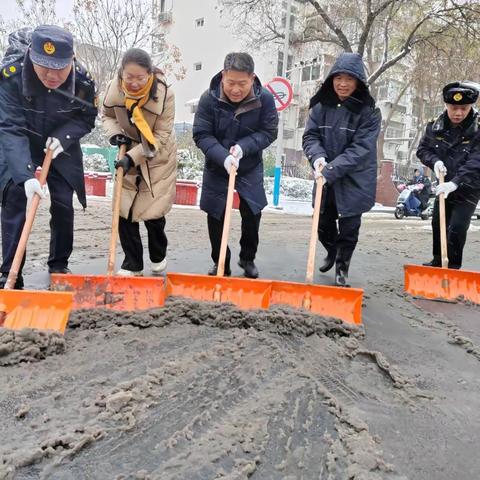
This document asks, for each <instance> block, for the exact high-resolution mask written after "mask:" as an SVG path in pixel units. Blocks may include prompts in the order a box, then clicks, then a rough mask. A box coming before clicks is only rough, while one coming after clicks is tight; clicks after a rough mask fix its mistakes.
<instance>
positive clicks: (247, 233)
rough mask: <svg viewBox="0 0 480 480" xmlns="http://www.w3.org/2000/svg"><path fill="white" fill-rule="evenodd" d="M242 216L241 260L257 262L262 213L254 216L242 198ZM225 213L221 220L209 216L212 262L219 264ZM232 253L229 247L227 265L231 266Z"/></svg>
mask: <svg viewBox="0 0 480 480" xmlns="http://www.w3.org/2000/svg"><path fill="white" fill-rule="evenodd" d="M240 215H241V217H242V235H241V237H240V258H241V259H242V260H246V261H248V260H251V261H253V260H255V256H256V254H257V249H258V242H259V239H258V231H259V229H260V219H261V218H262V214H261V213H257V214H256V215H254V214H253V212H252V210H251V209H250V207H249V206H248V203H247V202H246V201H245V200H244V199H243V198H242V197H240ZM224 219H225V212H224V213H223V215H222V219H221V220H217V219H216V218H214V217H212V216H211V215H208V216H207V223H208V235H209V237H210V245H211V247H212V260H213V261H214V262H215V263H218V257H219V256H220V244H221V242H222V232H223V222H224ZM230 257H231V252H230V248H229V247H228V246H227V255H226V258H225V265H226V266H230Z"/></svg>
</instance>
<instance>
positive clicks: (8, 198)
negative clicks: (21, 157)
mask: <svg viewBox="0 0 480 480" xmlns="http://www.w3.org/2000/svg"><path fill="white" fill-rule="evenodd" d="M47 184H48V189H49V191H50V202H51V203H50V251H49V257H48V262H47V263H48V266H49V267H50V268H55V269H56V268H59V269H61V268H64V267H67V266H68V259H69V258H70V255H71V253H72V249H73V188H72V187H71V186H70V184H69V183H68V182H67V181H66V180H65V179H64V178H63V177H62V176H61V175H60V174H59V173H58V172H56V171H55V170H53V169H52V170H50V172H49V174H48V178H47ZM26 206H27V197H26V196H25V189H24V187H23V185H15V184H14V183H13V182H12V181H10V182H9V183H8V184H7V185H6V187H5V189H4V191H3V198H2V213H1V223H2V257H3V262H2V266H1V267H0V270H1V272H2V273H8V272H9V271H10V267H11V266H12V261H13V257H14V256H15V251H16V249H17V246H18V241H19V240H20V235H21V233H22V229H23V225H24V223H25V210H26ZM24 264H25V257H24V258H23V262H22V268H23V265H24Z"/></svg>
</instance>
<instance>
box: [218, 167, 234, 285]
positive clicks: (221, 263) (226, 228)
mask: <svg viewBox="0 0 480 480" xmlns="http://www.w3.org/2000/svg"><path fill="white" fill-rule="evenodd" d="M236 176H237V168H236V167H235V166H233V165H232V166H231V168H230V176H229V178H228V191H227V202H226V203H225V219H224V221H223V231H222V242H221V244H220V255H219V257H218V266H217V277H223V276H224V274H225V258H226V256H227V246H228V236H229V233H230V219H231V218H232V207H233V191H234V190H235V177H236Z"/></svg>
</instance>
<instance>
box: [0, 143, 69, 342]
mask: <svg viewBox="0 0 480 480" xmlns="http://www.w3.org/2000/svg"><path fill="white" fill-rule="evenodd" d="M51 163H52V151H51V150H50V149H47V154H46V155H45V159H44V162H43V165H42V171H41V174H40V179H39V181H40V185H42V186H43V185H45V182H46V180H47V175H48V171H49V169H50V165H51ZM39 204H40V196H39V195H37V194H35V195H34V196H33V198H32V200H31V201H30V206H29V208H28V212H27V214H26V218H25V224H24V226H23V230H22V234H21V236H20V240H19V242H18V246H17V250H16V251H15V256H14V258H13V262H12V266H11V267H10V272H9V274H8V278H7V282H6V283H5V287H4V289H3V290H0V326H1V325H3V326H4V327H5V328H10V329H13V330H20V329H22V328H38V329H41V330H56V331H58V332H60V333H64V331H65V327H66V325H67V321H68V316H69V314H70V309H71V307H72V294H71V293H62V292H44V291H40V290H38V291H36V290H13V288H14V286H15V282H16V281H17V277H18V272H19V271H20V268H21V265H22V260H23V257H24V255H25V250H26V248H27V242H28V237H29V236H30V232H31V230H32V227H33V222H34V220H35V215H36V213H37V209H38V205H39Z"/></svg>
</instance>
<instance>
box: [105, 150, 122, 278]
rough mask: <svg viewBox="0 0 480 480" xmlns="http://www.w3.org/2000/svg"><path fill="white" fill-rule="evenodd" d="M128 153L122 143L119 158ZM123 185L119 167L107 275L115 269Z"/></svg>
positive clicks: (115, 186) (116, 175)
mask: <svg viewBox="0 0 480 480" xmlns="http://www.w3.org/2000/svg"><path fill="white" fill-rule="evenodd" d="M126 153H127V146H126V145H121V146H120V150H119V151H118V157H117V158H118V159H121V158H123V157H124V156H125V154H126ZM122 187H123V168H122V167H118V168H117V169H116V173H115V185H114V189H113V212H112V232H111V235H110V250H109V255H108V267H107V275H113V271H114V269H115V251H116V248H117V238H118V224H119V222H120V200H121V198H122Z"/></svg>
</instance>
